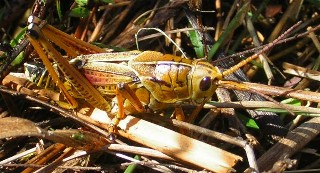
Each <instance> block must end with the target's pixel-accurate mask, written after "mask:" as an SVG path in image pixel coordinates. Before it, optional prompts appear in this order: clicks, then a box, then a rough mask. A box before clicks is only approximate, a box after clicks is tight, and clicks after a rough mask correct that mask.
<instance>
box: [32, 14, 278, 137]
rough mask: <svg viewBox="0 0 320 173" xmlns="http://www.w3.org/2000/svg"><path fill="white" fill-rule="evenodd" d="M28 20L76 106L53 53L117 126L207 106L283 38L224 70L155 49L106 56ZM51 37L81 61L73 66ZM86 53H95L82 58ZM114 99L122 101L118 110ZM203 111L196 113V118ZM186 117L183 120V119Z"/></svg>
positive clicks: (39, 46) (74, 82) (68, 75)
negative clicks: (223, 84)
mask: <svg viewBox="0 0 320 173" xmlns="http://www.w3.org/2000/svg"><path fill="white" fill-rule="evenodd" d="M28 21H29V23H30V24H29V26H28V32H27V37H28V39H29V41H30V43H31V44H32V45H33V47H34V48H35V50H36V51H37V52H38V54H39V56H40V58H41V59H42V61H43V63H44V65H45V66H46V68H47V70H48V72H49V74H50V75H51V76H52V78H53V80H54V81H55V82H56V83H57V85H58V87H59V88H61V90H62V92H63V94H64V95H65V96H66V98H67V101H68V102H69V103H70V105H71V107H72V108H74V107H76V106H77V102H76V101H75V100H74V99H73V98H72V97H71V96H70V94H69V93H68V91H67V90H66V89H65V87H64V85H63V83H62V81H60V79H59V78H58V76H57V75H56V74H55V72H54V70H53V68H52V65H51V63H50V61H49V60H48V57H47V55H48V56H49V57H50V58H52V59H53V60H54V61H55V62H56V63H57V65H58V67H59V69H60V70H61V71H62V72H63V74H64V75H65V76H66V78H67V80H68V81H69V82H70V83H71V84H72V85H73V86H74V88H75V89H76V90H77V91H78V92H79V93H80V95H82V96H83V98H84V99H85V100H86V101H87V102H88V103H90V104H91V105H92V106H94V107H96V108H99V109H102V110H104V111H107V112H111V113H114V114H116V115H115V118H114V119H113V121H112V126H117V125H118V124H119V122H120V120H121V119H123V118H124V117H125V116H126V114H133V113H136V112H146V111H148V110H151V111H159V110H164V109H166V108H168V107H175V109H176V112H179V111H180V109H181V108H180V107H179V104H181V103H191V104H196V105H200V106H199V107H201V105H203V104H204V103H206V102H207V101H208V100H210V98H211V97H212V95H213V94H214V93H215V90H216V89H217V87H218V85H219V81H221V80H222V79H223V77H224V76H226V75H228V74H231V73H233V72H234V71H236V70H238V69H239V68H241V67H242V66H244V65H245V64H247V63H248V62H250V61H252V60H253V59H255V58H257V57H258V55H259V54H261V53H262V52H264V51H266V50H268V49H270V48H271V47H272V46H274V43H276V42H278V41H279V40H280V39H281V38H282V37H281V36H280V37H279V38H278V39H276V40H275V41H274V42H273V44H272V43H271V44H269V45H267V46H265V47H264V48H263V49H261V50H260V51H259V52H258V53H256V54H254V55H252V56H251V57H249V58H247V59H245V60H243V61H241V62H240V63H238V64H237V65H235V66H233V67H232V68H230V69H228V70H226V71H224V72H221V71H220V70H219V69H218V68H217V67H216V66H213V65H212V64H211V63H209V62H206V61H203V60H190V59H186V58H182V57H178V56H174V55H170V54H162V53H160V52H155V51H144V52H139V51H132V52H123V53H116V54H115V53H104V52H105V50H103V49H101V48H98V47H96V46H93V45H90V44H88V43H86V42H83V41H80V40H78V39H75V38H73V37H71V36H69V35H67V34H65V33H63V32H62V31H59V30H57V29H55V28H54V27H52V26H50V25H49V24H47V23H46V22H45V21H41V20H39V19H38V18H36V17H33V16H31V17H30V18H29V20H28ZM48 39H49V40H50V41H52V42H54V43H55V44H56V45H58V46H60V47H61V48H62V49H64V50H65V51H66V52H67V53H68V54H69V56H71V57H74V58H75V59H73V60H72V61H71V62H68V61H67V60H66V59H65V58H63V57H62V55H61V54H60V53H59V52H57V50H56V49H55V48H54V47H53V46H52V45H51V43H49V41H48ZM71 45H72V46H76V49H75V50H74V49H70V48H69V47H68V46H71ZM80 52H86V53H87V54H89V55H80ZM116 57H117V58H116ZM71 64H74V65H71ZM76 68H78V69H76ZM79 71H82V72H83V74H84V75H82V74H81V73H80V72H79ZM112 97H114V98H116V100H117V106H118V109H116V111H114V109H113V108H114V107H115V106H114V104H112V102H111V98H112ZM197 110H199V109H197ZM180 112H181V111H180ZM197 113H198V112H197V111H194V112H193V113H192V114H197ZM180 119H183V116H182V115H181V118H180ZM113 130H114V129H113V128H112V130H111V131H113Z"/></svg>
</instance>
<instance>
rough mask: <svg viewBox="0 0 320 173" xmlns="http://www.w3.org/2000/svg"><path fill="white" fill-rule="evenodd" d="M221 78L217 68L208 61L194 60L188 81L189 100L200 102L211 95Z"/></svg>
mask: <svg viewBox="0 0 320 173" xmlns="http://www.w3.org/2000/svg"><path fill="white" fill-rule="evenodd" d="M221 79H222V74H221V73H220V71H219V69H218V68H217V67H215V66H213V65H211V64H210V63H208V62H202V61H196V62H195V67H194V69H193V72H192V74H191V80H189V81H190V83H189V86H190V87H191V88H190V90H189V91H190V92H191V93H190V95H191V100H192V101H193V102H194V103H197V104H200V103H202V102H203V101H204V100H207V99H209V98H211V97H212V95H213V94H214V92H215V91H216V89H217V83H218V81H220V80H221Z"/></svg>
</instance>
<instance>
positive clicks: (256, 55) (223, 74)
mask: <svg viewBox="0 0 320 173" xmlns="http://www.w3.org/2000/svg"><path fill="white" fill-rule="evenodd" d="M300 24H301V21H300V22H298V23H296V24H295V25H293V26H292V27H290V28H289V29H288V30H287V31H286V32H284V33H283V34H282V35H280V36H279V37H278V38H277V39H275V40H273V41H272V42H271V43H269V44H267V45H265V47H264V48H263V49H261V50H260V51H258V52H257V53H255V54H253V55H252V56H250V57H249V58H247V59H245V60H242V61H240V62H239V63H238V64H236V65H234V66H233V67H231V68H229V69H228V70H226V71H224V72H222V77H223V76H227V75H229V74H231V73H233V72H235V71H237V70H238V69H240V68H241V67H243V66H244V65H246V64H248V63H249V62H251V61H252V60H254V59H256V58H257V57H259V55H260V54H262V53H263V52H265V51H267V50H270V49H271V48H272V47H274V46H275V45H277V42H279V41H280V40H282V39H284V38H285V37H287V36H288V35H289V33H290V32H291V31H292V30H293V29H295V28H297V27H298V26H299V25H300Z"/></svg>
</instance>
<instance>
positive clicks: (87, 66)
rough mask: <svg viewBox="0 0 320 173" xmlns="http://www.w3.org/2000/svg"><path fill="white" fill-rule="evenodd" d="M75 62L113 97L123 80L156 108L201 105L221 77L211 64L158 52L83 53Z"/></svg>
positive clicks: (92, 81) (150, 107)
mask: <svg viewBox="0 0 320 173" xmlns="http://www.w3.org/2000/svg"><path fill="white" fill-rule="evenodd" d="M111 57H112V58H111ZM72 63H74V64H81V66H79V67H78V68H79V69H80V71H83V73H84V75H85V76H86V78H87V79H88V80H89V81H90V83H91V84H92V85H93V86H95V88H96V89H97V90H98V91H99V92H100V93H101V94H103V95H107V96H111V97H112V96H114V95H115V94H116V88H117V85H118V84H119V83H127V84H129V86H130V89H132V90H133V91H134V92H135V94H136V95H137V97H138V98H139V100H140V101H141V102H142V103H143V105H145V106H147V107H148V108H149V109H151V110H153V111H157V110H161V109H164V108H166V107H168V106H174V105H175V104H176V103H182V102H192V103H195V104H200V103H202V102H203V101H206V100H208V99H210V98H211V96H212V95H213V94H214V92H215V90H216V88H217V85H216V82H217V81H218V80H221V74H220V72H219V71H218V69H217V68H216V67H214V66H212V65H211V64H210V63H207V62H203V61H197V60H189V59H186V58H181V57H177V56H173V55H169V54H166V55H163V54H162V53H160V52H155V51H145V52H124V53H101V54H95V55H82V56H79V57H78V58H76V59H74V60H72ZM204 78H206V81H205V82H203V79H204ZM208 79H209V80H208ZM203 84H206V85H207V87H206V88H205V90H203V89H201V88H203V86H201V85H203ZM124 105H125V108H126V110H127V111H128V112H129V113H133V112H135V111H134V109H133V108H131V107H132V106H131V104H130V103H127V102H126V100H125V104H124Z"/></svg>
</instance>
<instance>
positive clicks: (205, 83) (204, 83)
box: [199, 76, 211, 91]
mask: <svg viewBox="0 0 320 173" xmlns="http://www.w3.org/2000/svg"><path fill="white" fill-rule="evenodd" d="M210 87H211V77H208V76H206V77H204V78H202V79H201V81H200V86H199V88H200V90H201V91H207V90H208V89H210Z"/></svg>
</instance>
